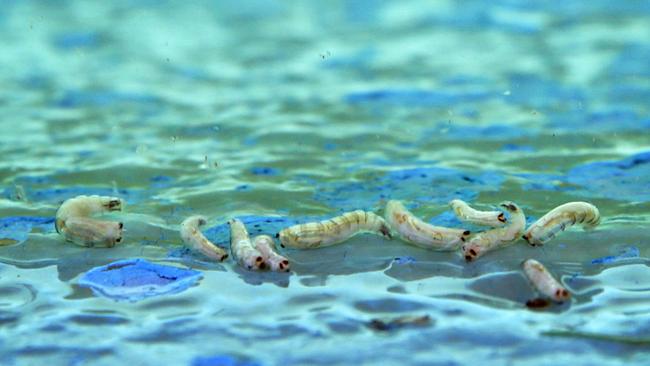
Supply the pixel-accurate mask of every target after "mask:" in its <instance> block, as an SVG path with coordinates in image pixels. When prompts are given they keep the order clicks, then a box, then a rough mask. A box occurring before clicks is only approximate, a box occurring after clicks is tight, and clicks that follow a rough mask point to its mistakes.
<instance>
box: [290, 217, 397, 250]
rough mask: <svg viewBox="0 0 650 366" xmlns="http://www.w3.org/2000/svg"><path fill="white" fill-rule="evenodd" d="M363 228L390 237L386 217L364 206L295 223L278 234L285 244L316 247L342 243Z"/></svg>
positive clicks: (305, 247)
mask: <svg viewBox="0 0 650 366" xmlns="http://www.w3.org/2000/svg"><path fill="white" fill-rule="evenodd" d="M363 232H370V233H375V234H380V235H383V236H384V237H386V238H390V237H391V236H390V230H389V229H388V226H387V225H386V222H385V221H384V219H382V218H381V217H379V216H377V215H375V214H374V213H372V212H366V211H362V210H356V211H353V212H347V213H344V214H343V215H341V216H337V217H334V218H331V219H329V220H324V221H320V222H310V223H307V224H301V225H294V226H291V227H288V228H286V229H283V230H281V231H280V232H279V233H278V235H277V237H278V238H280V242H281V243H282V244H281V245H282V246H283V247H285V246H287V247H293V248H301V249H313V248H322V247H326V246H329V245H333V244H337V243H341V242H343V241H345V240H347V239H349V238H351V237H353V236H354V235H357V234H359V233H363Z"/></svg>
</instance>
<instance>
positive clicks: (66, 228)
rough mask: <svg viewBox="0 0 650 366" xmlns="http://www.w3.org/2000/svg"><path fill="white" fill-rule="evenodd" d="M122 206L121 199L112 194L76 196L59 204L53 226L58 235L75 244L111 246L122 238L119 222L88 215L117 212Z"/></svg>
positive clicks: (121, 228)
mask: <svg viewBox="0 0 650 366" xmlns="http://www.w3.org/2000/svg"><path fill="white" fill-rule="evenodd" d="M122 206H123V202H122V200H121V199H119V198H116V197H105V196H77V197H74V198H71V199H68V200H66V201H65V202H63V204H61V207H59V209H58V210H57V212H56V220H55V223H54V225H55V228H56V231H57V232H58V233H59V234H61V235H63V237H64V238H65V239H66V240H67V241H70V242H73V243H75V244H79V245H83V246H88V247H92V246H96V245H100V246H107V247H113V246H115V244H116V243H119V242H121V241H122V230H123V224H122V223H121V222H114V221H104V220H97V219H93V218H91V217H90V216H92V215H95V214H99V213H105V212H110V211H121V210H122Z"/></svg>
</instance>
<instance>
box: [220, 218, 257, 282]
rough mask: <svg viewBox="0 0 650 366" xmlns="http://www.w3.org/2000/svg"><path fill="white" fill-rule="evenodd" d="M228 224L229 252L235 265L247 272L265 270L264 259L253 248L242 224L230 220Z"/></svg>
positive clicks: (235, 220) (236, 220) (238, 221)
mask: <svg viewBox="0 0 650 366" xmlns="http://www.w3.org/2000/svg"><path fill="white" fill-rule="evenodd" d="M228 224H229V225H230V251H231V252H232V255H233V258H235V260H236V261H237V263H239V265H241V266H242V267H244V268H246V269H248V270H264V269H266V263H265V262H264V257H263V256H262V253H260V251H259V250H257V249H255V247H254V246H253V243H252V242H251V239H250V236H249V235H248V231H247V230H246V226H245V225H244V223H243V222H241V221H240V220H238V219H232V220H230V221H228Z"/></svg>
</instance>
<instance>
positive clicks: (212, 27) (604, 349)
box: [0, 0, 650, 365]
mask: <svg viewBox="0 0 650 366" xmlns="http://www.w3.org/2000/svg"><path fill="white" fill-rule="evenodd" d="M436 4H437V6H436V7H431V6H430V4H429V3H428V2H423V1H422V2H421V1H401V2H384V1H376V0H363V1H352V0H349V1H343V0H341V1H334V2H328V3H327V4H324V3H321V2H315V1H314V2H292V1H289V2H284V1H282V2H281V1H239V2H221V1H219V2H217V1H215V2H208V1H204V2H192V4H189V5H188V4H186V3H184V2H183V3H181V2H150V1H138V2H135V1H115V2H110V3H107V4H100V3H98V2H83V1H59V2H53V3H49V2H36V1H12V0H9V1H5V2H3V4H2V6H0V39H1V40H2V46H3V47H2V52H0V85H3V86H4V87H3V88H0V123H1V126H2V127H3V128H2V133H1V134H0V154H1V156H2V160H1V161H0V181H1V186H0V217H1V219H0V245H1V246H0V262H1V263H0V335H1V336H0V363H2V364H3V365H30V364H42V363H44V362H48V363H51V364H63V365H86V364H92V365H114V364H116V363H124V362H126V361H127V360H128V361H129V362H131V363H133V364H137V365H154V364H155V365H158V364H161V363H163V364H175V365H231V364H237V365H244V364H248V365H250V364H253V365H272V364H287V365H314V364H328V365H337V364H352V363H364V364H382V365H384V364H405V363H408V364H414V365H418V364H422V365H424V364H427V365H432V364H445V365H448V364H449V365H453V364H464V363H468V362H470V361H473V360H476V359H482V360H484V361H491V362H492V363H495V364H507V363H510V362H517V363H519V362H521V363H522V364H531V365H537V364H539V365H543V364H549V363H550V362H554V363H557V362H558V361H559V363H561V364H574V365H593V364H598V365H610V364H612V365H613V364H623V363H625V364H634V363H638V364H643V363H645V362H647V360H648V357H650V354H649V352H648V351H649V350H650V328H649V324H650V310H648V309H649V307H648V304H650V284H648V282H647V278H649V275H650V268H648V263H649V262H648V251H649V250H650V242H649V241H648V238H647V223H648V219H649V218H650V214H649V212H650V110H649V109H650V108H649V104H648V100H650V62H648V60H649V59H650V41H649V40H650V5H648V4H647V3H644V2H637V1H620V2H608V1H590V2H578V1H569V2H562V4H559V3H558V4H554V3H553V4H550V3H543V2H532V3H531V2H517V1H507V0H505V1H496V2H490V5H487V3H485V2H482V1H467V2H462V3H461V2H437V3H436ZM79 194H101V195H116V196H120V197H122V198H124V199H125V200H126V201H127V203H128V205H127V209H126V211H125V212H124V213H120V214H113V215H111V216H113V217H115V218H118V217H119V219H120V220H122V221H124V224H125V228H126V230H127V231H126V236H125V240H124V242H123V243H122V244H120V245H118V246H117V247H116V248H111V249H106V248H81V247H78V246H75V245H73V244H71V243H65V242H63V241H62V240H61V238H60V237H59V236H58V235H57V234H56V233H55V232H54V228H53V225H52V218H53V216H54V214H55V212H56V209H57V208H58V206H59V204H60V203H61V202H62V201H63V200H65V199H67V198H70V197H73V196H76V195H79ZM455 197H458V198H463V199H465V200H467V201H469V202H472V203H473V204H476V205H477V206H479V207H482V208H488V207H493V206H494V205H496V204H497V203H499V202H500V201H503V200H512V201H515V202H517V203H518V204H520V205H521V207H522V208H523V209H524V211H525V213H526V215H527V218H528V220H529V221H533V220H535V219H536V218H538V217H540V216H541V215H543V214H544V213H545V212H547V211H548V210H550V209H551V208H553V207H555V206H556V205H558V204H561V203H563V202H567V201H573V200H586V201H589V202H592V203H593V204H595V205H597V206H598V207H599V209H600V212H601V214H602V215H603V222H602V224H601V225H600V226H599V227H598V228H597V230H595V231H592V232H584V231H582V230H581V229H579V228H573V229H570V230H568V231H567V232H565V233H563V234H562V235H561V236H559V237H558V238H556V239H555V240H554V241H552V242H551V243H549V244H547V245H545V246H544V247H542V248H532V247H529V246H527V245H525V243H523V242H518V243H517V244H514V245H513V246H510V247H508V248H505V249H503V250H500V251H498V252H494V253H490V254H488V255H486V256H485V257H483V258H481V259H480V260H478V261H477V262H475V263H471V264H466V263H465V262H464V260H463V259H462V258H461V257H460V255H459V254H457V253H441V252H431V251H426V250H423V249H419V248H416V247H413V246H409V245H406V244H404V243H402V242H400V241H397V240H392V241H388V240H383V239H381V238H379V237H376V236H372V235H362V236H357V237H355V238H354V239H352V240H350V241H348V242H346V243H344V244H342V245H339V246H334V247H330V248H324V249H319V250H312V251H299V250H285V251H284V253H285V254H286V255H287V257H289V258H290V259H291V260H292V268H293V273H291V274H290V275H287V274H271V273H251V272H247V271H245V270H242V269H240V268H238V267H237V266H236V265H235V264H234V262H232V261H228V262H225V263H223V264H220V263H213V262H210V261H209V260H207V259H206V258H205V257H203V256H202V255H200V254H197V253H193V252H191V251H189V250H187V248H184V247H183V245H182V242H181V240H180V237H179V235H178V233H177V230H178V225H179V223H180V222H181V221H182V220H183V219H184V218H185V217H187V216H188V215H190V214H195V213H200V214H203V215H206V216H207V217H209V221H210V222H209V226H210V228H209V229H207V230H206V235H207V236H208V237H209V238H211V239H212V240H214V241H215V242H217V243H219V244H221V245H223V246H227V243H228V240H229V239H228V231H227V225H226V224H225V223H226V220H227V219H229V218H231V217H240V218H242V219H243V221H244V222H245V223H246V224H247V225H248V228H249V230H250V231H251V232H252V233H258V232H260V233H268V234H274V233H276V232H277V231H278V230H279V229H281V228H283V227H286V226H289V225H292V224H294V223H297V222H306V221H309V220H313V219H321V218H324V217H329V216H332V215H336V214H339V213H340V212H344V211H348V210H353V209H367V210H373V211H376V212H378V213H381V212H382V207H383V205H384V204H385V202H386V200H388V199H400V200H404V201H405V202H406V203H407V205H408V206H409V208H411V209H412V210H413V212H414V213H416V214H417V215H419V216H422V217H425V218H426V220H427V221H431V222H434V223H436V224H441V225H459V223H458V222H457V221H456V220H455V219H454V218H453V215H451V212H450V211H449V210H448V208H447V206H446V203H447V202H448V201H449V200H450V199H452V198H455ZM136 258H143V259H146V260H148V261H150V262H153V263H157V264H167V265H170V264H171V265H175V266H179V267H182V268H191V269H193V270H196V271H199V272H200V275H201V278H200V279H199V280H198V281H197V282H195V284H194V285H193V286H191V287H189V288H187V289H185V290H184V291H182V292H178V293H167V294H161V295H159V296H150V297H146V298H137V299H135V298H134V299H132V300H133V301H128V300H127V301H124V299H121V301H116V300H113V299H111V298H107V297H105V296H104V295H105V294H101V293H95V292H93V291H91V290H90V289H88V288H86V287H83V286H80V280H81V279H82V278H83V276H84V274H85V273H86V272H88V271H89V270H91V269H92V268H95V267H98V266H104V265H107V264H109V263H112V262H114V261H117V260H124V259H136ZM526 258H536V259H538V260H540V261H542V262H543V263H545V264H546V265H547V266H548V267H549V269H550V270H551V271H552V272H553V273H554V274H556V275H557V276H558V277H561V278H562V280H563V282H564V283H565V284H566V286H567V287H568V288H569V289H570V290H571V291H572V292H573V294H574V298H573V300H572V301H571V302H570V303H565V304H562V305H556V306H553V307H550V308H547V309H543V310H541V311H530V310H528V309H526V307H525V306H524V303H525V302H526V300H528V299H530V298H532V297H534V296H535V294H534V292H533V290H532V289H531V288H530V286H529V285H528V284H527V282H526V280H525V279H524V277H523V276H522V275H521V272H520V269H519V268H520V267H519V266H520V263H521V262H522V261H523V260H524V259H526ZM425 314H426V315H429V316H430V319H431V320H430V322H429V324H428V325H426V324H425V325H420V326H413V327H405V328H403V329H394V330H391V331H378V330H375V329H373V328H372V327H370V326H369V323H370V321H371V320H372V319H382V320H390V319H393V318H395V317H398V316H402V315H414V316H419V315H425Z"/></svg>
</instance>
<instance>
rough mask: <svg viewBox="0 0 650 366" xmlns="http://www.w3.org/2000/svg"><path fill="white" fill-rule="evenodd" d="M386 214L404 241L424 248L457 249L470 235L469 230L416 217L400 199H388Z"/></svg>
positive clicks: (389, 222) (391, 225) (392, 226)
mask: <svg viewBox="0 0 650 366" xmlns="http://www.w3.org/2000/svg"><path fill="white" fill-rule="evenodd" d="M384 216H385V218H386V222H387V223H388V224H389V225H390V227H391V228H392V229H393V230H394V231H395V232H397V233H398V234H399V236H400V237H401V238H402V239H403V240H404V241H406V242H408V243H411V244H414V245H417V246H419V247H422V248H427V249H434V250H456V249H458V248H459V247H460V246H461V244H462V243H463V242H464V241H465V239H466V238H467V237H468V236H469V235H470V232H469V231H468V230H464V229H453V228H447V227H442V226H433V225H430V224H427V223H426V222H424V221H422V220H420V219H419V218H417V217H415V216H414V215H413V214H412V213H411V212H410V211H409V210H407V209H406V207H404V205H403V204H402V203H401V202H400V201H395V200H391V201H388V203H387V204H386V211H385V213H384Z"/></svg>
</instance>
